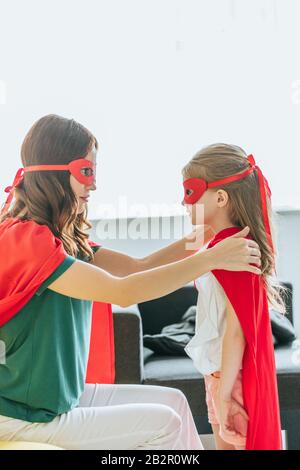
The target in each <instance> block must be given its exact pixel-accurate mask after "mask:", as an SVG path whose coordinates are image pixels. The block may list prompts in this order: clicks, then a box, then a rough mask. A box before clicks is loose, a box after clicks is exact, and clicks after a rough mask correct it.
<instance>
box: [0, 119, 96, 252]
mask: <svg viewBox="0 0 300 470" xmlns="http://www.w3.org/2000/svg"><path fill="white" fill-rule="evenodd" d="M94 147H95V148H96V149H97V148H98V142H97V140H96V138H95V137H94V136H93V135H92V134H91V132H90V131H88V130H87V129H86V128H85V127H84V126H82V125H81V124H79V123H78V122H76V121H75V120H74V119H66V118H64V117H61V116H57V115H55V114H50V115H48V116H44V117H42V118H41V119H39V120H38V121H37V122H36V123H35V124H34V125H33V126H32V127H31V129H30V130H29V132H28V133H27V135H26V137H25V139H24V142H23V144H22V147H21V160H22V164H23V167H27V166H29V165H42V164H50V165H52V164H60V165H62V164H68V163H70V162H71V161H72V160H76V159H78V158H84V157H86V155H87V154H88V153H89V152H90V151H91V150H92V149H93V148H94ZM14 195H15V201H14V204H13V206H12V207H11V209H10V210H9V211H8V212H6V213H4V214H3V215H2V216H1V217H0V223H2V222H3V221H4V220H5V219H7V218H8V217H17V218H20V219H21V220H33V221H35V222H36V223H38V224H40V225H47V226H48V227H49V229H50V230H51V232H52V233H53V235H54V236H56V237H58V238H59V239H60V240H61V241H62V243H63V246H64V248H65V250H66V252H67V253H68V254H69V255H71V256H74V257H76V256H77V255H78V254H80V255H81V256H83V257H87V259H88V260H92V259H93V251H92V249H91V248H90V246H89V244H88V242H87V240H88V234H87V233H86V230H87V229H90V228H92V225H91V223H90V222H89V221H88V220H87V209H86V208H84V211H83V212H82V213H81V214H77V210H78V207H79V201H78V198H77V196H76V195H75V193H74V191H73V190H72V187H71V184H70V173H69V172H68V171H55V170H54V171H53V170H52V171H34V172H29V173H26V174H25V175H24V179H23V181H22V182H21V183H20V185H19V186H18V187H17V188H15V193H14Z"/></svg>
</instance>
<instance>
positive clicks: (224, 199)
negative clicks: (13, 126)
mask: <svg viewBox="0 0 300 470" xmlns="http://www.w3.org/2000/svg"><path fill="white" fill-rule="evenodd" d="M228 199H229V197H228V193H227V192H226V191H224V189H218V191H217V206H218V207H225V206H226V204H227V203H228Z"/></svg>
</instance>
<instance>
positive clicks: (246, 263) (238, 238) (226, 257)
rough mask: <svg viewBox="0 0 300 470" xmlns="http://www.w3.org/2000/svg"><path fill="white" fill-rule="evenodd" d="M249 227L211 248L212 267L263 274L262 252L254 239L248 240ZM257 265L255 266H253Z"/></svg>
mask: <svg viewBox="0 0 300 470" xmlns="http://www.w3.org/2000/svg"><path fill="white" fill-rule="evenodd" d="M249 230H250V229H249V227H245V228H244V229H243V230H241V231H240V232H238V233H236V234H235V235H232V236H231V237H228V238H226V239H225V240H222V241H221V242H220V243H218V244H217V245H215V246H214V247H213V248H210V249H209V250H208V251H209V252H211V255H212V257H213V260H212V262H213V268H212V269H226V270H228V271H249V272H251V273H254V274H261V270H260V269H259V266H260V265H261V259H260V258H261V253H260V249H259V246H258V244H257V243H256V242H255V241H254V240H248V239H246V238H244V237H246V236H247V235H248V233H249ZM252 265H255V266H252Z"/></svg>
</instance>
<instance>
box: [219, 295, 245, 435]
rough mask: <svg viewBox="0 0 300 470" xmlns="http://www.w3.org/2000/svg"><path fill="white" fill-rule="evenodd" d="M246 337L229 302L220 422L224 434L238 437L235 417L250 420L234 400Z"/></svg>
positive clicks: (220, 389)
mask: <svg viewBox="0 0 300 470" xmlns="http://www.w3.org/2000/svg"><path fill="white" fill-rule="evenodd" d="M245 344H246V342H245V337H244V334H243V330H242V328H241V325H240V322H239V320H238V318H237V316H236V313H235V311H234V309H233V307H232V305H231V304H230V302H229V301H228V302H227V308H226V331H225V335H224V338H223V345H222V365H221V376H220V379H219V380H220V382H219V390H218V401H219V406H218V409H219V413H220V416H219V420H220V426H221V428H222V430H223V432H224V433H228V434H230V435H237V434H239V431H237V430H236V428H235V422H234V417H235V416H236V415H237V414H240V415H242V416H243V417H244V418H245V419H246V420H248V415H247V413H246V411H245V409H244V408H243V407H242V406H241V404H240V403H238V402H237V401H236V400H235V399H234V398H232V396H231V394H232V390H233V386H234V384H235V381H236V378H237V376H238V373H239V370H240V366H241V363H242V360H243V355H244V350H245Z"/></svg>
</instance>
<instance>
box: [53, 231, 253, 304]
mask: <svg viewBox="0 0 300 470" xmlns="http://www.w3.org/2000/svg"><path fill="white" fill-rule="evenodd" d="M248 230H249V229H244V230H242V231H241V232H239V233H238V234H235V235H233V236H232V237H228V238H227V239H225V240H223V241H222V242H220V243H218V244H217V245H216V246H215V247H213V248H211V249H209V250H206V251H205V252H202V253H196V254H195V255H192V256H190V257H188V258H186V259H184V260H181V261H176V262H174V263H170V264H168V265H166V266H161V267H159V268H153V269H149V270H148V271H143V272H139V273H134V274H131V275H129V276H126V277H116V276H113V275H111V274H109V273H108V272H106V271H104V270H103V269H101V268H98V267H96V266H93V265H91V264H89V263H85V262H83V261H79V260H76V261H75V262H74V263H73V264H72V265H71V266H70V267H69V268H68V269H67V270H66V271H65V272H64V273H63V274H62V275H61V276H60V277H59V278H58V279H57V280H56V281H54V282H53V283H52V284H50V285H49V289H52V290H54V291H55V292H58V293H59V294H62V295H66V296H69V297H74V298H76V299H83V300H95V301H99V302H107V303H113V304H117V305H121V306H124V307H127V306H129V305H132V304H135V303H139V302H145V301H147V300H151V299H156V298H158V297H161V296H163V295H166V294H169V293H170V292H173V291H175V290H176V289H179V287H182V286H184V285H185V284H187V283H188V282H190V281H192V280H194V279H196V278H197V277H199V276H201V275H202V274H204V273H206V272H208V271H211V270H213V269H229V270H235V271H250V272H254V273H256V274H260V273H261V272H260V269H259V268H257V267H256V266H251V265H250V264H249V263H254V264H256V265H259V264H260V259H259V258H258V257H257V256H254V255H252V248H251V240H246V239H245V238H243V237H245V236H246V235H247V231H248Z"/></svg>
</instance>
